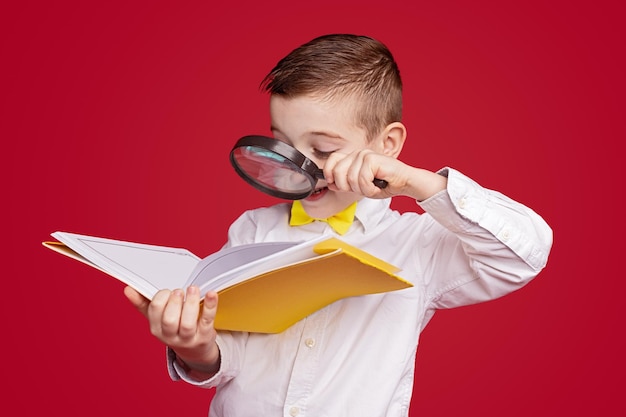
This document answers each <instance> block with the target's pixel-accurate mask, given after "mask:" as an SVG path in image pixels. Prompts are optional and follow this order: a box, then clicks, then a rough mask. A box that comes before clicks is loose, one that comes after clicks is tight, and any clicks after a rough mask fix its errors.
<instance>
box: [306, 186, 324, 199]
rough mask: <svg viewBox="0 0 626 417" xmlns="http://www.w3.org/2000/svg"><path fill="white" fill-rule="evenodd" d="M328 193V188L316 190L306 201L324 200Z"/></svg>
mask: <svg viewBox="0 0 626 417" xmlns="http://www.w3.org/2000/svg"><path fill="white" fill-rule="evenodd" d="M326 191H328V187H322V188H316V189H315V191H313V192H312V193H311V195H309V196H308V197H307V198H306V200H308V201H315V200H318V199H320V198H322V197H323V196H324V194H326Z"/></svg>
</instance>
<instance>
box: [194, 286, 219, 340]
mask: <svg viewBox="0 0 626 417" xmlns="http://www.w3.org/2000/svg"><path fill="white" fill-rule="evenodd" d="M216 313H217V293H216V292H214V291H209V292H207V293H206V295H205V296H204V302H203V304H202V312H201V315H200V318H199V319H198V333H200V334H202V335H206V334H209V333H212V332H214V321H215V315H216Z"/></svg>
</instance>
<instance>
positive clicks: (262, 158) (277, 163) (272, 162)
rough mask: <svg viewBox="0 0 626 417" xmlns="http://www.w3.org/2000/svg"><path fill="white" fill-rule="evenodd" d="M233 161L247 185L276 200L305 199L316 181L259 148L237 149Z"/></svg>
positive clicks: (295, 166) (278, 155) (290, 163)
mask: <svg viewBox="0 0 626 417" xmlns="http://www.w3.org/2000/svg"><path fill="white" fill-rule="evenodd" d="M231 161H232V163H233V166H234V167H235V169H236V170H237V172H238V173H239V175H241V176H242V177H243V178H244V179H245V180H246V181H247V182H248V183H250V184H252V185H253V186H255V187H256V188H258V189H260V190H261V191H264V192H266V193H268V194H270V195H273V196H276V197H281V198H288V199H294V198H304V197H306V196H308V195H309V194H310V193H311V192H312V191H313V189H314V187H315V182H316V181H317V180H315V179H314V178H312V177H311V175H309V174H308V173H306V172H304V171H303V170H302V169H301V168H300V167H299V166H297V165H296V164H295V163H294V162H293V161H291V160H290V159H287V158H286V157H285V156H283V155H281V154H279V153H277V152H274V151H272V150H270V149H267V148H263V147H259V146H239V147H236V148H234V149H233V150H232V152H231Z"/></svg>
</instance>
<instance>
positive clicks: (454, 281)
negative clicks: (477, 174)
mask: <svg viewBox="0 0 626 417" xmlns="http://www.w3.org/2000/svg"><path fill="white" fill-rule="evenodd" d="M439 174H441V175H444V176H447V178H448V185H447V189H446V190H443V191H441V192H439V193H437V194H436V195H434V196H432V197H431V198H429V199H427V200H425V201H423V202H421V203H419V204H420V206H421V207H422V208H423V209H424V210H425V211H426V212H427V213H428V214H429V215H430V216H431V217H432V218H433V219H434V221H435V222H437V223H438V224H439V225H441V226H442V227H443V231H442V232H441V233H438V234H437V238H436V239H437V241H436V242H434V244H433V245H431V246H432V247H433V251H432V253H429V254H428V255H427V257H425V258H426V259H427V260H425V261H423V265H422V267H423V269H424V271H425V276H426V277H427V278H426V282H427V289H428V296H429V299H430V301H431V303H432V305H433V307H434V308H451V307H457V306H460V305H467V304H473V303H477V302H482V301H486V300H491V299H494V298H498V297H500V296H503V295H505V294H507V293H510V292H512V291H514V290H516V289H518V288H520V287H522V286H524V285H526V284H527V283H528V282H529V281H530V280H532V279H533V278H534V277H535V276H536V275H537V274H538V273H539V272H540V271H541V270H542V269H543V268H544V267H545V265H546V263H547V259H548V254H549V252H550V249H551V246H552V229H551V228H550V227H549V226H548V224H547V223H546V222H545V221H544V220H543V219H542V218H541V217H540V216H539V215H538V214H537V213H535V212H534V211H533V210H531V209H530V208H528V207H526V206H524V205H522V204H520V203H518V202H516V201H514V200H512V199H510V198H508V197H506V196H504V195H503V194H501V193H498V192H496V191H493V190H489V189H486V188H483V187H481V186H480V185H479V184H477V183H476V182H475V181H473V180H472V179H470V178H468V177H466V176H465V175H463V174H461V173H460V172H458V171H456V170H453V169H451V168H445V169H443V170H441V171H439Z"/></svg>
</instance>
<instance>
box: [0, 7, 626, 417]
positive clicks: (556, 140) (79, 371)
mask: <svg viewBox="0 0 626 417" xmlns="http://www.w3.org/2000/svg"><path fill="white" fill-rule="evenodd" d="M210 3H215V4H210ZM248 3H249V4H248ZM409 3H411V4H409ZM618 3H619V2H607V1H595V2H591V1H586V2H571V1H569V2H565V1H554V2H544V1H538V0H531V1H512V2H502V1H492V2H489V1H482V0H480V1H467V2H451V1H436V2H434V1H415V2H408V1H393V0H389V1H385V2H367V1H327V0H319V1H316V2H314V3H299V2H294V1H284V0H276V1H273V2H268V3H263V2H245V1H237V0H235V1H231V2H226V3H223V2H220V3H216V2H209V1H197V2H166V1H149V2H147V1H146V2H143V3H140V2H132V1H124V2H121V1H108V2H82V1H62V2H32V1H31V2H29V1H23V2H14V4H12V5H6V4H5V5H4V6H3V7H2V9H3V10H2V12H1V13H0V16H1V17H0V31H1V35H2V36H1V37H0V45H1V51H0V52H1V57H2V71H3V77H2V89H1V93H0V106H1V109H0V110H1V111H0V122H1V127H0V128H1V131H0V135H1V137H2V151H1V152H0V155H1V158H2V164H1V167H0V169H1V170H2V188H3V198H2V202H3V204H2V207H3V211H2V213H3V215H2V219H3V220H2V225H3V227H2V229H3V234H4V239H3V244H2V245H3V248H2V255H1V256H2V264H3V266H4V273H3V280H2V282H3V291H2V294H3V296H2V302H1V303H0V308H1V309H2V310H1V312H2V315H1V319H2V327H1V328H2V330H3V332H2V333H3V335H2V344H1V345H2V346H1V349H2V358H3V366H2V368H3V370H2V374H3V379H4V388H3V390H2V391H0V392H1V393H0V395H1V396H2V401H1V402H0V404H1V405H0V407H2V408H5V409H6V410H11V409H13V410H14V411H13V412H14V413H15V414H18V415H43V414H48V413H60V415H64V416H85V415H89V416H100V415H102V416H108V415H116V416H131V415H155V416H168V415H188V416H204V415H206V412H207V408H208V403H209V399H210V396H211V395H212V393H211V392H209V391H205V390H201V389H197V388H193V387H191V386H188V385H186V384H184V383H173V382H171V381H170V380H169V378H168V376H167V373H166V370H165V362H164V360H165V359H164V349H163V347H162V346H161V345H160V343H159V342H157V341H156V340H155V339H153V338H152V336H150V335H149V332H148V328H147V325H146V323H145V321H144V319H143V317H140V316H139V314H137V313H136V312H135V311H134V310H133V309H132V307H131V306H130V305H129V304H128V303H127V302H126V300H125V298H124V296H123V294H122V287H123V286H122V285H121V284H120V283H119V282H117V281H115V280H113V279H110V278H108V277H106V276H105V275H103V274H101V273H99V272H97V271H95V270H91V269H89V268H87V267H85V266H84V265H81V264H79V263H77V262H73V261H70V260H68V259H65V258H62V257H60V256H59V255H56V254H54V253H52V252H50V251H47V250H46V249H45V248H43V247H42V246H41V244H40V242H41V241H43V240H47V239H49V234H50V233H51V232H54V231H56V230H65V231H73V232H77V233H86V234H94V235H101V236H106V237H113V238H118V239H128V240H134V241H140V242H146V243H154V244H163V245H171V246H183V247H186V248H188V249H190V250H192V251H194V252H195V253H197V254H198V255H206V254H208V253H210V252H212V251H214V250H216V249H218V248H219V247H220V246H221V244H222V243H223V242H224V240H225V238H226V231H227V227H228V225H229V224H230V223H231V222H232V221H233V220H234V219H235V218H236V217H237V216H238V215H239V214H240V213H241V212H242V211H243V210H244V209H247V208H252V207H256V206H259V205H266V204H271V203H273V202H274V200H272V199H270V198H269V197H265V196H263V195H261V194H260V193H258V192H256V191H253V190H252V189H251V188H250V187H249V186H247V185H246V184H245V183H244V182H243V181H241V180H240V179H239V178H237V177H236V175H235V174H234V172H233V170H232V169H231V168H230V166H229V165H228V161H227V155H228V151H229V149H230V147H231V146H232V144H233V142H234V141H235V140H236V139H237V138H238V137H240V136H242V135H245V134H251V133H261V134H265V133H268V126H269V117H268V109H267V103H268V101H267V100H268V98H267V96H265V95H264V94H262V93H260V92H259V91H258V88H257V87H258V84H259V82H260V81H261V79H262V78H263V76H264V75H265V74H266V72H267V71H269V69H270V68H271V67H272V66H273V65H274V64H275V63H276V61H277V60H278V59H279V58H281V57H282V56H283V55H284V54H286V53H287V52H289V51H290V50H291V49H292V48H294V47H296V46H298V45H300V44H301V43H303V42H305V41H308V40H310V39H311V38H313V37H315V36H318V35H321V34H324V33H330V32H354V33H360V34H368V35H371V36H373V37H376V38H378V39H380V40H381V41H383V42H385V43H386V44H387V45H388V46H389V47H390V48H391V50H392V52H393V53H394V54H395V56H396V59H397V61H398V63H399V65H400V68H401V71H402V75H403V77H404V83H405V98H406V100H405V103H406V104H405V120H404V121H405V124H406V125H407V127H408V131H409V139H408V143H407V145H406V147H405V150H404V151H403V154H402V158H403V159H404V160H405V161H407V162H409V163H411V164H414V165H418V166H422V167H425V168H428V169H433V170H435V169H438V168H440V167H442V166H446V165H449V166H453V167H455V168H458V169H460V170H461V171H462V172H464V173H466V174H468V175H470V176H471V177H473V178H474V179H476V180H477V181H479V182H480V183H482V184H483V185H484V186H486V187H489V188H495V189H498V190H500V191H503V192H505V193H506V194H508V195H509V196H511V197H513V198H515V199H518V200H520V201H523V202H524V203H526V204H528V205H529V206H531V207H532V208H534V209H535V210H536V211H538V212H539V213H540V214H542V215H543V216H544V217H545V218H546V220H548V222H549V223H550V224H551V226H552V227H553V229H554V233H555V244H554V248H553V252H552V253H551V257H550V260H549V262H548V266H547V268H546V269H545V270H544V271H543V272H542V273H541V274H540V276H539V278H538V279H537V280H535V281H533V282H532V283H531V284H529V285H528V286H527V287H525V288H524V289H522V290H520V291H519V292H516V293H514V294H512V295H510V296H508V297H505V298H503V299H500V300H497V301H494V302H490V303H486V304H482V305H478V306H472V307H466V308H461V309H456V310H452V311H445V312H441V313H439V314H438V315H436V316H435V318H434V319H433V321H432V322H431V324H429V326H428V327H427V328H426V330H425V331H424V332H423V335H422V336H423V337H422V342H421V344H420V348H419V351H418V359H417V371H416V374H417V378H416V382H415V394H414V397H413V401H412V407H411V415H412V416H459V415H463V416H469V415H472V416H473V415H476V416H529V415H533V416H553V415H566V416H589V415H618V414H623V413H625V412H626V410H625V408H624V402H623V400H621V396H622V393H621V392H620V391H621V388H622V387H623V383H622V376H623V373H624V370H625V369H624V368H625V367H624V359H623V352H624V348H625V346H624V338H623V336H622V333H623V330H624V324H623V318H624V312H623V309H622V306H623V300H622V296H623V294H624V289H625V285H624V277H623V272H622V268H621V266H622V265H621V263H620V264H619V266H618V261H619V260H620V255H622V249H623V247H624V245H623V236H624V224H623V213H622V212H623V203H624V199H623V196H622V195H623V187H624V184H623V175H621V174H618V172H621V170H619V168H620V165H621V164H622V163H623V155H622V153H621V152H622V151H621V148H620V149H619V150H618V148H617V144H618V142H622V141H623V140H624V137H625V133H626V127H625V125H624V107H623V102H624V70H625V66H624V50H623V43H624V33H623V32H624V31H623V22H624V16H623V13H622V11H621V10H620V8H619V7H618V6H617V5H618ZM618 170H619V171H618ZM394 205H395V207H396V208H397V209H399V210H402V211H404V210H408V209H411V208H412V204H411V202H410V201H407V200H406V199H397V200H396V201H395V202H394ZM618 250H619V253H618ZM622 256H623V255H622ZM7 266H8V268H7ZM367 366H372V364H368V365H367ZM616 378H617V381H618V382H614V381H615V379H616ZM382 382H384V381H381V383H382Z"/></svg>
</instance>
